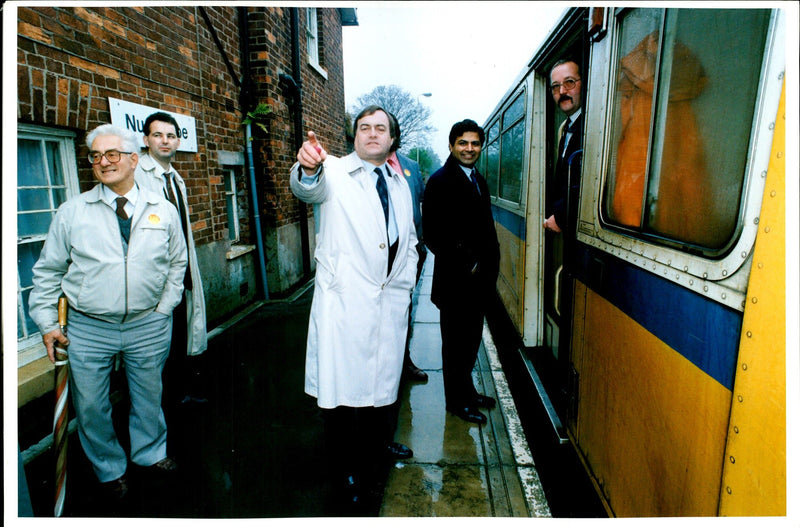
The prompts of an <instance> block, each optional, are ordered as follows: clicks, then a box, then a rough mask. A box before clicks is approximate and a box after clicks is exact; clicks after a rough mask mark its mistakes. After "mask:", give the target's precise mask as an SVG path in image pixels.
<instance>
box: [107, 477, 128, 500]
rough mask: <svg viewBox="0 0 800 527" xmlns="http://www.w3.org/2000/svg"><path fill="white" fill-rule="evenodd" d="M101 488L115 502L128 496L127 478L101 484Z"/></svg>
mask: <svg viewBox="0 0 800 527" xmlns="http://www.w3.org/2000/svg"><path fill="white" fill-rule="evenodd" d="M100 486H101V487H102V489H103V493H104V494H105V495H107V496H108V497H110V498H111V499H113V500H121V499H122V498H124V497H125V495H126V494H128V480H126V479H125V476H122V477H119V478H117V479H115V480H113V481H107V482H105V483H101V484H100Z"/></svg>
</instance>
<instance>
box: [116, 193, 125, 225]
mask: <svg viewBox="0 0 800 527" xmlns="http://www.w3.org/2000/svg"><path fill="white" fill-rule="evenodd" d="M116 201H117V216H119V218H120V219H121V220H127V219H128V215H127V214H126V213H125V204H126V203H127V202H128V199H127V198H123V197H121V196H120V197H119V198H117V200H116Z"/></svg>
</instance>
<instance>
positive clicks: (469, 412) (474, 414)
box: [447, 406, 486, 425]
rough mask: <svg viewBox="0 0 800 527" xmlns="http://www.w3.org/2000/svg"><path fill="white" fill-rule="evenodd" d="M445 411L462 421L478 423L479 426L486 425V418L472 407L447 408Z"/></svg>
mask: <svg viewBox="0 0 800 527" xmlns="http://www.w3.org/2000/svg"><path fill="white" fill-rule="evenodd" d="M447 411H448V412H450V413H451V414H453V415H455V416H456V417H460V418H461V419H463V420H464V421H469V422H470V423H478V424H479V425H482V424H485V423H486V416H485V415H483V414H482V413H480V412H479V411H478V409H477V408H474V407H472V406H463V407H459V408H447Z"/></svg>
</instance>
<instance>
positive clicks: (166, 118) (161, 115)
mask: <svg viewBox="0 0 800 527" xmlns="http://www.w3.org/2000/svg"><path fill="white" fill-rule="evenodd" d="M153 121H161V122H162V123H169V124H171V125H172V126H174V127H175V133H176V134H177V133H178V131H179V130H180V129H181V128H180V126H178V121H176V120H175V118H174V117H172V116H171V115H170V114H168V113H166V112H156V113H151V114H150V115H148V116H147V119H145V120H144V126H143V127H142V133H143V134H144V135H150V125H151V124H153Z"/></svg>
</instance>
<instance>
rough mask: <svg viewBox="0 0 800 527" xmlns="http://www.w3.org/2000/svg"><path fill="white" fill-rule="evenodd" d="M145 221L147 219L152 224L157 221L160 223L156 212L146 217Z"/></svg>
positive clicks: (156, 223) (155, 223)
mask: <svg viewBox="0 0 800 527" xmlns="http://www.w3.org/2000/svg"><path fill="white" fill-rule="evenodd" d="M147 221H149V222H150V223H152V224H153V225H158V224H159V223H161V218H160V217H159V216H158V214H151V215H149V216H148V217H147Z"/></svg>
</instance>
